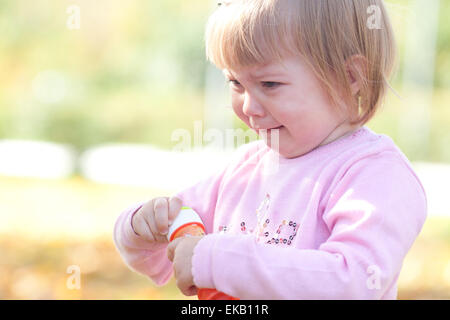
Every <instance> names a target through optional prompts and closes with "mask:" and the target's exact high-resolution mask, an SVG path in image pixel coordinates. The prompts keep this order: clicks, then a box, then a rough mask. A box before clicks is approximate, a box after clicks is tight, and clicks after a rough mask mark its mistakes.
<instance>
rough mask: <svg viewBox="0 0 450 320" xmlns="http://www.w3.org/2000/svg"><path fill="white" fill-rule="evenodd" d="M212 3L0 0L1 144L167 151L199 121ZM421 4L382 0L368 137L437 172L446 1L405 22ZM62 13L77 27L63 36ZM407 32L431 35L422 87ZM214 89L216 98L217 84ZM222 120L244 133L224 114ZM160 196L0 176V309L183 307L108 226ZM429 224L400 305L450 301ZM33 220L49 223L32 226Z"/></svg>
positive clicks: (446, 243) (437, 225)
mask: <svg viewBox="0 0 450 320" xmlns="http://www.w3.org/2000/svg"><path fill="white" fill-rule="evenodd" d="M425 2H426V1H425ZM436 2H439V1H436ZM215 3H216V1H207V0H190V1H183V0H152V1H147V0H129V1H118V0H97V1H89V0H73V1H68V0H67V1H52V0H36V1H27V0H2V1H0V29H1V30H2V31H3V32H2V37H1V39H0V66H1V70H2V72H1V76H0V141H1V140H2V139H8V140H15V139H17V140H19V139H20V140H31V141H48V142H53V143H57V144H63V145H68V146H71V147H73V148H74V150H75V152H76V154H78V155H81V154H82V153H83V152H85V151H86V150H88V149H89V148H93V147H95V146H99V145H102V144H105V143H110V142H114V143H134V144H147V145H153V146H156V147H159V148H162V149H166V150H169V149H170V148H172V147H173V145H174V143H173V141H171V134H172V132H173V131H174V130H176V129H178V128H185V129H187V130H188V131H190V132H192V131H193V122H194V121H196V120H202V119H204V114H205V113H204V108H205V87H206V86H207V84H208V83H207V80H206V79H207V73H208V70H211V68H213V67H211V66H209V65H208V63H207V62H206V61H205V57H204V42H203V33H204V26H205V22H206V20H207V17H208V15H209V14H210V13H211V12H212V10H213V8H214V7H215ZM421 3H422V5H423V3H424V2H423V1H422V2H421V1H419V0H417V1H416V0H403V1H386V4H387V6H388V10H389V12H390V14H391V17H392V20H393V24H394V29H395V33H396V36H397V41H398V45H399V63H398V69H397V71H396V73H395V76H394V78H393V79H392V83H391V85H392V87H393V88H394V90H395V92H396V94H395V93H394V92H390V93H389V94H388V96H387V98H386V101H385V105H384V106H383V108H382V109H381V110H380V112H379V113H378V115H377V116H376V117H375V118H374V119H373V120H372V121H371V122H370V123H369V124H368V125H367V126H368V127H370V128H371V129H373V130H374V131H376V132H378V133H383V134H387V135H389V136H390V137H392V139H393V140H394V141H395V142H396V143H397V145H398V146H399V147H400V148H401V149H402V151H403V152H404V153H405V154H406V155H407V156H408V158H409V159H410V160H411V161H412V162H413V163H433V164H436V163H440V164H443V165H445V164H449V163H450V149H449V146H450V130H449V128H450V109H449V107H448V104H449V102H450V89H449V87H450V86H449V85H450V21H449V20H448V19H447V17H448V16H449V15H450V2H449V1H446V0H445V1H440V2H439V9H438V10H437V11H436V14H435V15H434V16H433V14H432V12H431V13H428V14H430V15H429V16H426V17H427V18H424V19H421V17H420V16H418V17H417V16H414V14H416V15H417V13H419V14H422V13H423V12H420V11H419V12H417V11H418V10H417V8H418V7H417V5H420V4H421ZM430 3H431V2H430ZM73 6H75V9H78V10H79V17H80V20H79V22H80V24H79V25H78V26H77V25H76V24H75V28H74V24H73V22H74V21H72V20H71V18H72V17H73V11H71V9H70V8H73ZM419 8H420V7H419ZM423 14H424V15H425V14H426V13H423ZM428 17H434V19H435V21H430V20H427V19H429V18H428ZM420 23H425V24H430V23H431V25H433V23H435V25H436V29H435V31H434V32H433V33H432V35H431V36H430V35H428V34H425V36H424V37H425V38H426V39H430V38H431V39H434V40H435V43H433V42H431V44H434V46H433V47H432V53H433V56H432V58H433V59H430V57H429V56H427V57H425V58H424V59H425V60H424V61H428V62H430V61H431V62H433V63H431V64H429V65H425V68H427V69H425V72H428V74H429V75H430V77H431V78H430V79H429V81H428V82H425V83H421V82H420V81H415V80H414V79H413V78H410V77H409V76H408V74H410V72H411V70H408V68H411V66H414V65H416V64H420V62H421V61H422V60H420V59H421V58H420V57H418V58H417V59H419V60H417V63H415V61H416V60H414V59H415V58H414V56H411V52H413V51H414V50H412V49H411V48H413V47H414V46H413V44H411V43H414V37H415V32H414V30H412V29H414V27H417V28H419V29H420V28H421V26H420ZM431 30H432V29H431ZM408 39H409V40H408ZM411 39H412V40H411ZM425 78H426V77H424V78H423V79H425ZM217 90H218V91H221V90H222V91H224V92H226V85H225V81H223V86H221V85H219V86H218V89H217ZM422 102H423V103H422ZM229 112H231V110H230V111H229ZM232 121H233V124H234V126H235V128H239V127H240V128H243V129H244V130H245V129H247V128H246V127H245V126H244V125H243V123H242V122H240V121H239V120H238V119H237V117H233V118H232ZM442 183H445V182H442ZM447 186H448V184H446V185H444V184H442V186H441V187H442V188H446V187H447ZM447 190H448V189H447ZM162 195H170V190H167V189H153V188H148V187H143V186H140V187H139V186H121V185H117V184H106V183H98V182H93V181H90V180H89V179H86V177H83V175H82V174H81V172H80V170H79V168H78V167H75V168H74V170H73V172H72V173H71V174H70V175H69V176H67V177H64V178H61V179H38V178H29V177H28V178H27V177H16V176H13V175H8V174H6V173H4V174H0V214H1V215H2V219H4V221H3V222H2V224H3V226H4V227H2V228H1V229H0V262H1V263H0V298H2V299H28V298H31V299H42V298H44V299H71V298H75V299H123V298H131V299H183V298H185V297H183V296H182V294H181V293H179V292H178V290H177V288H176V287H175V284H174V281H173V280H172V281H171V282H170V283H169V284H168V285H167V286H165V287H161V288H160V287H156V286H155V285H154V284H153V283H152V282H151V281H150V280H148V279H145V278H144V277H142V276H140V275H137V274H135V273H133V272H131V271H130V270H128V269H127V268H126V266H125V265H124V264H123V263H122V261H121V259H120V257H119V256H118V254H117V252H116V251H115V249H114V246H113V244H112V235H111V232H112V226H113V223H114V221H115V219H116V217H117V215H118V214H119V213H120V212H121V211H122V210H123V209H125V208H126V207H128V206H130V205H131V204H133V203H135V202H137V201H140V200H142V199H147V198H148V199H150V198H152V197H155V196H162ZM442 214H443V212H439V215H436V216H434V215H431V216H430V218H429V219H428V221H427V223H426V225H425V227H424V230H423V232H422V233H421V235H420V237H419V239H418V240H417V242H416V243H415V245H414V247H413V248H412V250H411V252H410V254H409V255H408V257H407V259H406V260H405V265H404V269H403V271H402V275H401V278H400V282H399V285H400V291H399V298H400V299H428V298H436V299H442V298H444V299H449V298H450V293H449V292H450V222H449V221H450V219H449V217H450V212H444V214H443V215H442ZM447 214H448V215H447ZM44 216H45V217H46V220H45V221H48V219H49V217H50V218H51V219H54V220H53V221H55V223H54V224H48V223H46V224H42V223H41V224H40V222H39V221H40V218H42V217H44ZM61 217H63V218H61ZM77 223H78V224H79V226H78V227H79V228H78V229H77ZM86 226H89V227H86ZM71 228H72V229H71ZM80 230H81V231H80ZM430 248H432V249H431V250H430ZM72 264H76V265H79V266H80V267H81V270H82V274H83V276H82V287H81V289H79V290H70V289H68V288H67V286H66V281H67V277H68V274H67V272H66V269H67V266H69V265H72Z"/></svg>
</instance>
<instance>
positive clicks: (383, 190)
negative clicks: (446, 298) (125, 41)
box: [114, 0, 427, 299]
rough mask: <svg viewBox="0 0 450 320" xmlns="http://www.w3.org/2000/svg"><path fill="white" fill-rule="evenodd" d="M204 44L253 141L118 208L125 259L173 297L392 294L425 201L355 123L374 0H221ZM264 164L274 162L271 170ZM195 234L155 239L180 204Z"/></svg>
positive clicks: (362, 104) (371, 92)
mask: <svg viewBox="0 0 450 320" xmlns="http://www.w3.org/2000/svg"><path fill="white" fill-rule="evenodd" d="M219 4H220V6H218V8H217V10H216V11H215V12H214V13H213V14H212V15H211V17H210V19H209V21H208V24H207V28H206V53H207V57H208V59H209V60H210V61H212V62H213V63H214V64H215V65H216V66H217V67H218V68H220V69H221V70H223V72H224V74H225V76H226V77H227V78H228V80H229V82H230V86H231V89H230V90H231V97H232V107H233V110H234V111H235V113H236V115H237V116H238V117H239V118H240V119H242V121H244V122H245V123H246V124H247V125H248V126H249V127H250V128H252V129H253V130H255V131H256V132H257V133H258V134H259V135H262V136H264V140H258V141H254V142H251V143H248V144H244V145H242V146H241V147H239V148H238V149H237V151H236V153H235V156H234V157H233V158H232V160H231V161H230V163H229V164H228V165H227V166H225V167H224V168H223V169H222V170H219V171H218V172H217V173H216V174H214V175H212V176H210V177H209V178H207V179H203V180H202V181H200V182H197V183H195V184H193V185H192V186H191V187H189V188H187V189H185V190H181V191H179V192H178V193H176V194H175V195H174V196H173V197H171V198H170V199H169V198H168V197H160V198H156V199H152V200H150V201H148V202H146V203H139V204H137V205H135V206H133V207H132V208H129V209H128V210H126V211H125V212H123V213H122V214H121V215H120V217H119V219H118V221H117V223H116V226H115V230H114V241H115V244H116V246H117V248H118V250H119V252H120V254H121V255H122V257H123V259H124V261H125V262H126V264H127V265H128V266H129V267H130V268H131V269H133V270H135V271H137V272H139V273H142V274H144V275H147V276H148V277H149V278H151V279H152V280H154V281H155V282H156V284H158V285H162V284H165V283H166V282H167V281H168V280H169V279H170V277H171V276H172V273H173V272H174V273H175V277H176V280H177V285H178V287H179V288H180V290H181V291H182V292H183V293H184V294H186V295H193V294H195V293H196V292H197V288H214V289H216V290H218V291H221V292H223V293H226V294H228V295H230V296H233V297H237V298H239V299H396V297H397V279H398V277H399V274H400V270H401V267H402V262H403V259H404V257H405V255H406V254H407V252H408V250H409V249H410V248H411V246H412V244H413V242H414V240H415V239H416V237H417V236H418V234H419V232H420V230H421V228H422V226H423V224H424V221H425V218H426V212H427V202H426V196H425V192H424V189H423V187H422V185H421V183H420V181H419V179H418V177H417V176H416V174H415V173H414V170H413V169H412V167H411V164H410V162H409V161H408V159H407V158H406V156H405V155H404V154H403V153H402V152H401V150H399V148H398V147H397V146H396V145H395V144H394V142H393V141H392V139H391V138H389V137H388V136H386V135H382V134H377V133H375V132H373V131H372V130H370V129H369V128H367V127H366V126H364V125H365V123H367V122H368V121H369V120H370V119H371V118H372V117H373V115H374V114H375V111H376V110H377V109H378V107H379V106H380V104H381V102H382V99H383V97H384V96H385V93H386V89H387V88H388V83H387V79H388V77H389V76H390V74H391V72H392V69H393V66H394V58H395V42H394V38H393V32H392V27H391V24H390V21H389V17H388V15H387V13H386V9H385V7H384V4H383V1H382V0H339V1H335V0H230V1H223V2H221V3H219ZM274 168H275V170H274ZM182 205H183V206H189V207H191V208H193V209H194V210H195V211H196V212H197V213H198V214H199V215H200V217H201V218H202V220H203V222H204V224H205V227H206V233H207V234H206V236H204V237H184V238H182V239H176V240H175V241H174V242H172V243H170V245H169V244H168V242H167V240H166V237H165V234H166V233H167V229H168V226H169V225H170V223H171V222H172V221H173V219H174V218H175V217H176V216H177V214H178V212H179V211H180V208H181V206H182Z"/></svg>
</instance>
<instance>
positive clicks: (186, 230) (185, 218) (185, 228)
mask: <svg viewBox="0 0 450 320" xmlns="http://www.w3.org/2000/svg"><path fill="white" fill-rule="evenodd" d="M185 235H191V236H204V235H205V226H204V225H203V222H202V219H200V217H199V216H198V214H197V212H195V211H194V210H192V209H191V208H189V207H182V208H181V211H180V213H179V214H178V216H177V217H176V218H175V220H174V221H173V223H172V224H171V225H170V227H169V233H168V234H167V239H168V240H169V241H172V240H174V239H176V238H179V237H183V236H185ZM197 295H198V299H199V300H239V299H237V298H234V297H231V296H229V295H226V294H225V293H223V292H219V291H217V290H216V289H207V288H200V289H199V290H198V294H197Z"/></svg>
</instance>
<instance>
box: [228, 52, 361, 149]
mask: <svg viewBox="0 0 450 320" xmlns="http://www.w3.org/2000/svg"><path fill="white" fill-rule="evenodd" d="M224 74H225V76H226V77H227V78H228V80H229V81H230V86H231V103H232V107H233V110H234V112H235V113H236V114H237V116H238V117H239V118H240V119H241V120H242V121H244V122H245V123H246V124H247V125H248V126H249V127H250V128H252V129H253V130H254V131H256V133H257V134H258V135H259V134H260V132H259V131H260V130H262V129H266V130H267V131H266V132H267V141H266V143H267V145H268V146H269V147H272V145H273V146H274V147H276V144H275V143H276V142H275V140H274V141H272V139H276V135H274V134H273V132H274V131H273V130H279V131H278V132H279V145H278V150H277V151H278V152H279V153H280V155H282V156H283V157H285V158H295V157H299V156H301V155H304V154H306V153H308V152H309V151H311V150H313V149H314V148H316V147H318V146H321V145H324V144H327V143H330V142H331V141H334V140H336V139H337V138H339V137H341V136H343V135H345V134H346V133H348V132H350V131H352V130H354V129H356V126H350V125H349V124H348V121H347V114H342V112H340V111H339V110H338V108H337V107H335V106H334V105H333V103H332V102H331V99H330V98H329V97H328V95H327V94H326V92H325V91H324V89H323V88H322V87H321V86H320V83H319V80H318V79H317V78H316V76H315V75H314V74H313V72H312V71H311V70H310V69H309V68H308V67H307V65H306V63H304V62H302V61H301V59H300V58H299V57H295V58H294V57H291V58H286V59H284V60H283V64H279V63H271V64H267V65H263V66H252V67H248V68H245V69H240V70H229V69H226V70H224ZM275 128H277V129H275ZM269 129H273V130H269ZM272 137H273V138H272Z"/></svg>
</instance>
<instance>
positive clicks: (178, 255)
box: [167, 236, 202, 296]
mask: <svg viewBox="0 0 450 320" xmlns="http://www.w3.org/2000/svg"><path fill="white" fill-rule="evenodd" d="M201 238H202V237H193V236H184V237H181V238H177V239H175V240H173V241H172V242H171V243H170V244H169V245H168V247H167V257H168V258H169V260H170V261H172V262H173V270H174V274H175V278H176V280H177V287H178V288H179V289H180V291H181V292H182V293H183V294H184V295H186V296H193V295H196V294H197V287H196V286H195V284H194V277H193V275H192V256H193V255H194V248H195V246H196V245H197V243H198V242H199V241H200V239H201Z"/></svg>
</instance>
